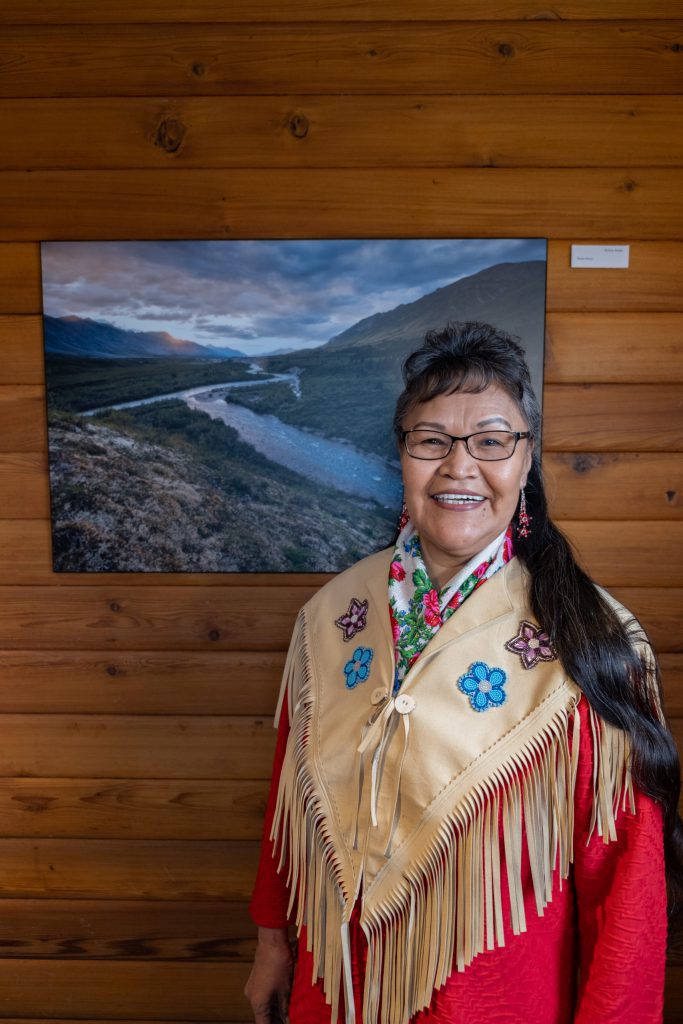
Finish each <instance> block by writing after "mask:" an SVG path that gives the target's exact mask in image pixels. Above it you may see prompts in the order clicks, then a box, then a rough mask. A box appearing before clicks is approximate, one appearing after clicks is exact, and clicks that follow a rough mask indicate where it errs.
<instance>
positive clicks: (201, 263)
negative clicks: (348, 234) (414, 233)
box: [41, 239, 546, 355]
mask: <svg viewBox="0 0 683 1024" xmlns="http://www.w3.org/2000/svg"><path fill="white" fill-rule="evenodd" d="M41 251H42V266H43V298H44V311H45V313H46V314H48V315H49V316H79V317H89V318H91V319H93V320H100V321H106V322H108V323H112V324H115V325H116V326H117V327H121V328H125V329H128V330H134V331H168V333H169V334H172V335H173V336H174V337H176V338H182V339H184V340H187V341H195V342H198V343H199V344H202V345H218V346H228V347H230V348H236V349H239V350H240V351H242V352H244V353H246V354H247V355H262V354H264V353H266V352H272V351H274V350H277V349H280V348H292V349H298V348H313V347H315V346H316V345H323V344H324V343H325V342H327V341H329V340H330V338H332V337H334V336H335V335H337V334H340V333H341V332H342V331H344V330H346V329H347V328H348V327H351V326H353V324H355V323H357V322H358V321H359V320H362V319H363V318H364V317H367V316H372V315H373V314H375V313H379V312H385V311H387V310H390V309H394V308H395V307H396V306H398V305H401V304H402V303H408V302H413V301H415V299H418V298H420V297H421V296H422V295H426V294H427V293H428V292H432V291H435V290H436V289H437V288H441V287H443V286H444V285H448V284H452V283H453V282H454V281H457V280H458V279H459V278H461V277H466V276H468V275H470V274H474V273H476V272H477V271H479V270H483V269H485V268H486V267H490V266H493V265H494V264H496V263H506V262H521V261H526V260H538V259H541V260H544V259H545V255H546V247H545V241H544V240H542V239H408V240H367V239H366V240H360V241H359V240H351V241H346V240H344V241H342V240H325V241H250V242H241V241H201V242H45V243H43V245H42V249H41Z"/></svg>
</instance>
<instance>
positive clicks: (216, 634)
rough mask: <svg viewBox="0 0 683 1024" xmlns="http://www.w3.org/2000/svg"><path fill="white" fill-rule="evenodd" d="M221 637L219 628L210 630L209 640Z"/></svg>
mask: <svg viewBox="0 0 683 1024" xmlns="http://www.w3.org/2000/svg"><path fill="white" fill-rule="evenodd" d="M220 638H221V634H220V630H218V629H210V630H209V640H214V641H215V640H220Z"/></svg>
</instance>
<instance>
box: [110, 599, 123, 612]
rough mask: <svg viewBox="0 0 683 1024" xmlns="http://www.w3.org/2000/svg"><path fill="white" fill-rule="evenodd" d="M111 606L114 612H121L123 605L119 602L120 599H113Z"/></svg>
mask: <svg viewBox="0 0 683 1024" xmlns="http://www.w3.org/2000/svg"><path fill="white" fill-rule="evenodd" d="M109 608H110V610H111V611H112V612H120V611H121V605H120V604H119V602H118V601H111V602H110V604H109Z"/></svg>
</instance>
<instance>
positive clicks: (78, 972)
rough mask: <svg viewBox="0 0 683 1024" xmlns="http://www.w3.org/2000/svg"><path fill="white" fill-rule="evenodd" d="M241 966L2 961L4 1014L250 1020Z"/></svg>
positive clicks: (0, 1002) (245, 973)
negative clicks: (42, 1013) (46, 1010)
mask: <svg viewBox="0 0 683 1024" xmlns="http://www.w3.org/2000/svg"><path fill="white" fill-rule="evenodd" d="M248 974H249V965H248V964H242V963H234V964H232V963H229V964H224V963H211V962H209V963H202V962H197V963H188V962H183V961H179V962H178V963H164V962H160V963H154V962H150V963H136V962H135V961H122V962H120V963H119V962H116V961H114V962H108V961H99V960H93V961H89V962H87V963H84V962H81V961H78V960H68V959H65V960H28V959H27V960H0V1012H1V1013H2V1014H3V1016H19V1017H21V1016H24V1017H32V1016H35V1017H37V1016H39V1015H40V1013H41V1012H44V1010H45V1009H46V993H49V1012H50V1013H51V1014H52V1015H53V1016H55V1017H69V1016H74V1015H75V1014H79V1015H80V1016H81V1017H92V1018H100V1017H111V1018H119V1019H124V1020H129V1019H130V1018H131V1017H135V1018H139V1019H140V1020H155V1021H157V1020H158V1019H159V1018H162V1017H163V1018H165V1019H167V1020H183V1019H186V1020H193V1021H236V1020H244V1019H245V1018H246V1017H247V1016H248V1013H249V1005H248V1003H247V1002H246V999H245V997H244V995H243V994H242V990H243V988H244V983H245V982H246V980H247V976H248Z"/></svg>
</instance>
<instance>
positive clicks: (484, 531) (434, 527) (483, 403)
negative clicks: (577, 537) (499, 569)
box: [401, 384, 533, 587]
mask: <svg viewBox="0 0 683 1024" xmlns="http://www.w3.org/2000/svg"><path fill="white" fill-rule="evenodd" d="M403 424H405V426H404V429H402V431H401V437H402V440H403V450H402V452H401V468H402V471H403V485H404V489H405V491H404V493H405V503H406V507H407V510H408V514H409V516H410V519H411V521H412V522H413V524H414V525H415V529H416V530H417V532H418V533H419V536H420V544H421V547H422V555H423V557H424V560H425V564H426V566H427V569H428V571H429V575H430V577H431V579H432V580H433V582H434V583H435V584H436V585H437V586H439V587H441V586H443V585H444V584H445V583H446V582H447V581H448V580H449V579H450V578H451V577H452V576H453V575H454V574H455V573H456V572H457V571H458V570H459V569H461V568H462V566H463V565H465V564H466V563H467V562H468V561H469V560H470V558H472V556H473V555H475V554H476V553H477V552H478V551H481V550H482V549H483V548H485V547H486V546H487V545H488V544H490V543H491V541H492V540H493V539H494V538H495V537H497V536H498V534H499V533H501V532H503V531H504V530H505V529H506V527H507V525H508V523H509V522H510V520H511V519H512V517H513V515H514V512H515V509H516V507H517V502H518V501H519V497H520V493H521V491H522V489H523V488H524V485H525V484H526V480H527V476H528V473H529V468H530V466H531V451H532V444H533V441H532V440H531V439H530V438H529V431H527V430H525V427H526V424H525V423H524V421H523V420H522V415H521V412H520V410H519V409H518V407H517V406H516V404H515V402H514V401H513V400H512V398H511V397H510V395H509V394H508V393H507V392H506V391H504V390H503V388H501V387H499V386H497V385H495V384H491V385H489V386H488V387H487V388H485V389H484V390H483V391H481V392H474V393H473V392H468V391H457V392H454V393H452V394H442V395H437V396H435V397H434V398H431V399H429V400H428V401H424V402H417V403H416V404H415V405H414V406H413V407H412V408H411V409H410V411H409V412H408V413H407V415H406V417H405V419H404V421H403ZM487 426H489V427H494V426H495V427H498V428H500V427H502V428H507V431H508V432H506V431H505V429H503V430H493V429H492V430H489V431H486V430H485V429H484V428H485V427H487ZM434 431H439V432H442V433H439V434H438V435H437V434H435V433H434ZM468 431H469V432H470V433H468ZM520 436H521V437H522V438H524V441H523V442H522V443H521V444H518V443H517V442H518V440H519V438H520ZM446 437H447V438H448V439H449V440H450V444H449V443H444V440H443V439H444V438H446ZM425 449H428V454H425Z"/></svg>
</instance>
